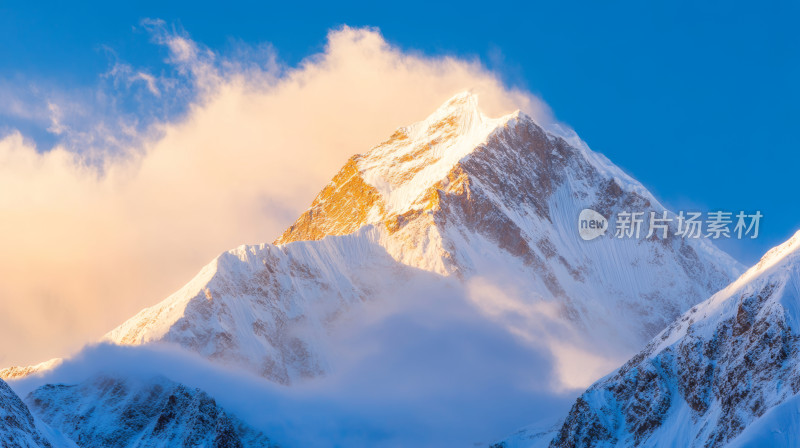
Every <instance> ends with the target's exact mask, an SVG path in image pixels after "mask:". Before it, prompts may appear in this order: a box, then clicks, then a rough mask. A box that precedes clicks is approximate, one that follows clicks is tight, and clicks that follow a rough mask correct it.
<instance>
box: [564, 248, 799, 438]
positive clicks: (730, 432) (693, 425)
mask: <svg viewBox="0 0 800 448" xmlns="http://www.w3.org/2000/svg"><path fill="white" fill-rule="evenodd" d="M798 342H800V232H798V233H796V234H795V235H794V236H793V237H792V238H791V239H789V240H788V241H787V242H785V243H784V244H782V245H780V246H778V247H775V248H774V249H772V250H770V251H769V252H768V253H767V254H766V255H765V256H764V257H763V258H762V259H761V261H760V262H759V263H758V264H757V265H756V266H754V267H752V268H751V269H749V270H748V271H747V272H746V273H745V274H743V275H742V276H741V277H740V278H739V279H737V280H736V281H735V282H733V283H731V284H730V285H729V286H728V287H726V288H725V289H724V290H722V291H720V292H719V293H717V294H715V295H713V296H712V297H711V298H709V299H708V300H706V301H705V302H702V303H700V304H698V305H697V306H695V307H693V308H692V309H691V310H690V311H689V312H687V313H685V314H684V315H683V316H681V317H680V318H679V319H678V320H677V321H675V322H674V323H673V324H672V325H670V326H669V327H668V328H666V329H665V330H664V331H662V332H661V334H659V335H658V336H657V337H656V338H654V339H653V340H652V342H650V344H649V345H648V346H647V347H646V348H645V349H644V350H643V351H642V352H640V353H639V354H637V355H636V356H634V357H633V358H632V359H631V360H630V361H628V362H627V363H626V364H625V365H624V366H622V367H621V368H620V369H619V370H617V371H616V372H614V373H612V374H611V375H609V376H608V377H606V378H604V379H603V380H601V381H599V382H597V383H596V384H595V385H593V386H592V387H591V388H589V389H588V390H587V391H586V392H585V393H584V394H583V395H582V396H581V397H580V398H578V400H577V401H576V402H575V404H574V405H573V407H572V410H571V411H570V413H569V415H568V416H567V418H566V420H565V422H564V424H563V426H562V427H561V429H560V431H559V432H558V434H557V436H556V437H555V439H554V440H553V441H552V445H551V446H557V447H562V446H563V447H567V446H570V447H574V446H585V447H606V446H653V447H656V446H697V447H700V446H703V447H716V446H727V445H728V444H730V445H731V446H787V447H789V446H797V443H798V442H797V427H798V422H800V416H799V415H800V414H798V405H797V403H798V393H800V351H798Z"/></svg>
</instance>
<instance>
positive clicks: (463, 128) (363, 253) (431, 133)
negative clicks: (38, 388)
mask: <svg viewBox="0 0 800 448" xmlns="http://www.w3.org/2000/svg"><path fill="white" fill-rule="evenodd" d="M559 135H560V134H558V133H555V132H549V131H547V130H545V129H543V128H541V127H540V126H539V125H537V124H536V123H535V122H534V121H533V120H532V119H531V118H530V117H528V116H527V115H525V114H522V113H520V112H515V113H512V114H509V115H506V116H503V117H500V118H488V117H486V116H484V115H483V114H482V113H481V112H480V109H479V107H478V99H477V97H476V96H475V95H472V94H470V93H464V94H459V95H456V96H455V97H453V98H452V99H450V100H449V101H447V102H446V103H445V104H444V105H443V106H442V107H441V108H440V109H438V110H437V111H435V112H434V113H433V114H431V115H430V116H429V117H428V118H426V119H425V120H423V121H421V122H418V123H416V124H413V125H411V126H408V127H404V128H400V129H398V131H397V132H395V133H394V134H393V135H392V136H391V137H390V138H389V139H388V140H387V141H385V142H383V143H381V144H379V145H377V146H376V147H374V148H372V149H371V150H369V151H368V152H366V153H365V154H363V155H356V156H354V157H353V158H351V159H350V160H349V161H348V162H347V164H346V165H345V166H344V167H343V168H342V169H341V171H340V172H339V173H338V174H336V176H334V178H333V179H332V181H331V182H330V183H329V184H328V185H327V186H325V187H324V188H323V189H322V191H321V192H320V193H319V195H318V196H317V198H316V199H315V200H314V201H313V203H312V205H311V207H310V208H309V209H308V210H307V211H306V212H305V213H303V214H302V215H301V216H300V217H299V218H298V220H297V221H296V222H295V223H294V224H293V225H292V226H290V227H289V228H288V229H287V230H286V231H285V232H284V233H283V235H281V236H280V237H279V238H278V239H277V240H276V241H275V244H274V245H270V244H263V245H260V246H242V247H239V248H237V249H234V250H232V251H230V252H227V253H225V254H223V255H221V256H220V257H218V258H217V259H216V260H214V261H213V262H212V263H210V264H209V265H208V266H206V267H205V268H204V269H203V270H202V271H201V272H200V273H199V274H198V275H197V276H196V277H195V278H194V279H193V280H192V281H191V282H190V283H188V284H187V285H186V286H185V287H183V288H182V289H181V290H179V291H178V292H176V293H175V294H173V295H172V296H170V297H169V298H167V299H166V300H164V301H163V302H161V303H160V304H157V305H155V306H153V307H151V308H148V309H145V310H143V311H142V312H140V313H139V314H137V315H136V316H134V317H132V318H131V319H130V320H128V321H127V322H125V323H124V324H123V325H121V326H120V327H118V328H117V329H115V330H113V331H111V332H110V333H109V334H108V335H107V339H108V340H110V341H113V342H116V343H119V344H143V343H155V342H171V343H177V344H179V345H181V346H183V347H184V348H187V349H189V350H192V351H195V352H198V353H200V354H202V355H204V356H206V357H208V358H209V359H212V360H216V361H220V362H224V363H226V364H232V365H240V366H243V367H246V368H248V369H250V370H253V371H255V372H257V373H259V374H261V375H263V376H265V377H267V378H269V379H272V380H274V381H277V382H280V383H284V384H289V383H292V382H294V381H296V380H298V379H301V378H308V377H312V376H315V375H319V374H321V373H324V372H325V371H326V369H327V364H328V363H327V361H326V353H325V348H324V345H325V344H324V341H325V339H326V333H327V332H328V331H329V328H330V327H331V325H332V324H333V323H334V322H336V320H337V316H340V315H342V314H344V313H346V311H347V310H348V309H349V308H351V307H353V306H358V304H360V303H362V302H363V301H365V300H377V299H380V298H381V297H382V295H383V294H382V292H383V291H387V290H392V291H395V290H397V289H398V286H399V285H402V284H403V281H404V278H406V277H404V276H408V275H419V274H420V273H428V274H433V275H436V276H439V277H441V278H442V279H451V280H452V279H455V280H456V281H459V282H462V283H463V284H464V285H465V286H466V287H467V288H468V290H469V291H470V298H471V300H473V301H474V303H475V306H477V307H478V308H480V309H481V310H483V312H484V313H485V315H486V317H487V319H491V320H493V321H496V322H497V324H498V325H503V326H505V327H507V328H508V330H509V331H511V332H513V333H514V334H517V335H519V336H520V337H521V338H524V339H528V340H530V341H531V342H532V343H543V344H545V345H547V344H550V345H551V346H552V350H553V351H554V354H555V355H556V357H558V358H559V363H560V365H561V367H560V368H561V369H562V370H564V372H565V375H564V376H565V380H564V386H565V387H579V386H585V385H587V384H589V383H590V382H591V381H593V380H594V379H596V378H597V377H598V376H599V375H600V374H602V373H604V372H606V371H608V370H610V369H611V368H612V367H613V365H616V363H617V362H618V361H619V360H621V359H624V358H625V357H627V356H629V355H630V354H631V353H633V352H635V350H638V349H639V348H641V347H642V346H643V345H644V344H645V343H646V342H647V341H648V340H649V338H651V337H652V336H653V335H655V334H656V333H657V332H658V331H659V330H660V329H662V328H663V327H664V326H666V325H667V324H668V323H669V322H670V321H672V320H673V319H674V318H675V317H677V316H678V315H680V313H682V312H684V311H686V310H687V309H688V308H689V307H691V306H692V305H694V304H695V303H697V302H699V301H700V300H702V299H703V298H705V297H708V296H709V295H711V294H712V293H714V292H716V291H717V290H718V289H720V288H721V287H723V286H724V285H726V284H727V283H728V282H730V280H731V279H732V278H734V277H735V276H736V275H738V274H739V272H740V266H739V265H738V263H736V262H735V261H734V260H733V259H731V258H730V257H729V256H727V255H726V254H724V253H723V252H721V251H719V250H718V249H716V248H715V247H714V246H713V245H712V244H711V243H710V242H708V241H705V240H702V239H701V240H684V239H680V238H674V237H670V238H668V239H666V240H661V239H658V238H653V239H650V240H646V239H644V238H642V239H638V240H636V239H624V240H618V239H614V238H613V235H612V233H613V232H609V233H608V234H606V235H605V236H604V237H600V238H597V239H596V240H593V241H588V242H587V241H583V240H581V239H580V238H579V236H578V232H577V229H576V227H577V217H578V214H579V212H580V211H581V210H582V209H584V208H592V209H594V210H597V211H598V212H600V213H602V214H604V215H605V216H607V217H608V216H611V215H613V214H615V213H616V212H619V211H644V212H647V211H650V210H653V211H657V212H659V213H660V212H661V211H662V210H663V207H662V206H661V205H660V204H659V203H658V201H657V200H656V199H655V198H654V197H653V196H652V195H651V194H650V193H649V192H647V190H646V189H645V188H644V187H643V186H642V185H641V184H639V183H638V182H636V181H635V180H633V179H631V178H630V177H629V176H627V175H625V174H624V173H623V172H622V171H621V170H620V169H619V168H617V167H615V166H614V165H613V164H611V162H609V161H608V160H607V159H606V158H605V157H603V156H601V155H599V154H597V153H594V152H592V151H591V150H590V149H588V147H586V145H585V144H583V143H582V142H580V140H579V139H577V138H572V139H570V142H571V143H570V142H568V141H567V140H565V139H564V138H562V137H561V136H559ZM612 225H613V222H612ZM673 233H674V232H673ZM543 320H544V321H545V322H544V323H543V322H542V321H543ZM551 324H552V325H555V326H557V327H558V328H559V329H560V330H559V331H560V332H561V333H562V334H561V335H559V336H557V337H556V336H555V335H554V334H550V335H542V334H539V333H531V329H537V328H544V327H545V326H547V325H551ZM594 354H597V356H598V357H599V358H602V357H603V356H606V354H608V356H610V357H611V359H613V363H612V364H609V363H608V361H607V360H602V359H600V360H598V362H597V364H598V366H599V367H597V369H599V370H591V369H587V368H586V366H585V365H581V362H580V358H581V357H585V358H589V357H592V356H595V355H594ZM576 359H577V360H578V361H576ZM604 369H608V370H604Z"/></svg>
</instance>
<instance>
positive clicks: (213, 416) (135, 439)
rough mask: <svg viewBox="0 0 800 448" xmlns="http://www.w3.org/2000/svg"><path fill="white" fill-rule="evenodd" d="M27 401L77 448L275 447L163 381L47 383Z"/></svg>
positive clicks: (195, 392)
mask: <svg viewBox="0 0 800 448" xmlns="http://www.w3.org/2000/svg"><path fill="white" fill-rule="evenodd" d="M27 402H28V403H29V405H30V406H31V408H32V409H33V410H34V412H36V414H37V415H38V416H39V417H40V418H42V419H43V420H44V421H45V422H47V423H48V424H50V425H51V426H52V427H54V428H57V429H58V430H60V431H61V432H62V433H63V434H65V435H67V436H69V437H70V438H71V439H72V440H73V441H75V443H76V444H77V445H78V446H80V447H86V448H88V447H105V448H133V447H164V446H175V447H178V446H182V447H198V446H203V447H214V448H246V447H253V448H256V447H257V448H262V447H270V446H274V445H273V444H272V443H271V442H270V440H269V438H267V437H266V436H265V435H263V434H262V433H260V432H258V431H256V430H254V429H252V428H250V427H249V426H247V425H246V424H244V423H243V422H241V421H240V420H239V419H238V418H236V417H234V416H232V415H230V414H228V413H226V412H225V411H224V410H223V409H222V408H221V407H220V406H219V405H217V404H216V402H215V401H214V399H213V398H211V397H209V396H208V395H207V394H206V393H205V392H203V391H201V390H199V389H194V388H189V387H186V386H183V385H181V384H178V383H174V382H172V381H169V380H167V379H165V378H153V379H149V380H147V381H140V380H135V379H130V378H128V379H125V380H122V379H117V378H111V377H96V378H94V379H91V380H87V381H86V382H84V383H81V384H76V385H63V384H48V385H45V386H42V387H40V388H39V389H37V390H35V391H33V392H31V393H30V395H29V396H28V397H27Z"/></svg>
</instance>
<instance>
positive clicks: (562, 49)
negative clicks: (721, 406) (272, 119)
mask: <svg viewBox="0 0 800 448" xmlns="http://www.w3.org/2000/svg"><path fill="white" fill-rule="evenodd" d="M21 3H22V2H19V4H17V5H15V6H13V7H12V6H9V5H8V4H0V86H1V85H2V83H5V84H6V85H20V84H25V83H27V82H28V81H32V82H35V83H37V84H41V85H48V84H49V85H59V86H62V87H63V88H66V89H72V90H80V89H82V88H86V89H91V88H92V87H93V86H95V85H97V83H98V77H99V74H101V73H103V72H105V71H107V70H108V67H109V53H108V51H107V50H105V49H106V48H108V49H111V50H113V52H114V53H116V54H117V55H118V57H120V58H121V59H124V60H126V61H127V62H130V63H132V64H134V65H137V66H145V67H151V68H153V69H154V71H157V70H158V67H160V66H161V65H162V64H163V57H164V54H163V52H159V51H158V48H154V46H153V45H152V44H151V43H150V42H149V36H147V35H146V33H144V32H143V31H142V30H141V29H140V27H138V25H139V23H140V21H141V19H143V18H160V19H163V20H164V21H166V22H167V23H168V24H178V25H179V26H181V27H183V28H184V29H185V30H186V31H187V32H189V33H190V35H191V36H192V38H193V39H195V40H197V41H199V42H202V43H204V44H205V45H207V46H209V47H211V48H212V49H220V50H224V49H226V48H229V47H230V46H231V45H232V42H234V41H243V42H245V43H259V42H270V43H272V44H273V45H274V47H275V48H276V49H277V51H278V54H279V56H280V57H281V58H282V59H283V60H284V61H285V62H287V63H289V64H293V63H296V62H297V61H299V60H300V59H302V58H303V57H305V56H307V55H309V54H312V53H315V52H318V51H320V50H321V49H322V46H323V45H324V42H325V34H326V31H327V30H328V29H330V28H333V27H337V26H339V25H342V24H348V25H351V26H375V27H378V28H380V30H381V31H382V33H383V34H384V36H385V37H386V39H387V40H389V41H390V42H392V43H393V44H395V45H398V46H400V47H402V48H404V49H415V50H419V51H422V52H424V53H426V54H430V55H438V54H455V55H460V56H468V57H469V56H475V57H479V58H480V59H481V60H482V61H483V63H484V64H485V65H487V66H488V67H490V68H492V69H494V70H497V71H499V72H500V73H502V76H503V77H504V79H505V81H506V82H507V83H508V84H510V85H516V86H520V87H524V88H526V89H528V90H530V91H532V92H534V93H536V94H538V95H540V96H541V97H542V98H543V99H544V100H545V101H546V102H547V103H548V104H549V105H550V106H551V107H552V109H553V110H554V112H555V114H556V116H557V118H559V119H560V120H562V121H564V122H566V123H568V124H569V125H571V126H572V127H573V128H574V129H575V130H576V131H577V132H578V133H579V135H581V137H582V138H583V139H584V140H586V141H587V142H588V143H589V145H590V146H591V147H592V148H593V149H595V150H597V151H600V152H602V153H604V154H606V155H607V156H608V157H609V158H610V159H611V160H612V161H614V162H615V163H616V164H618V165H620V166H621V167H622V168H623V169H625V170H626V171H628V172H629V173H630V174H632V175H633V176H634V177H636V178H637V179H639V180H640V181H641V182H643V183H644V184H645V185H646V186H647V187H648V188H650V189H651V190H652V191H653V192H654V194H656V196H658V197H659V198H661V199H662V200H663V201H664V202H665V203H666V204H667V205H668V206H670V207H671V208H673V209H676V210H678V209H698V208H699V209H723V210H730V211H739V210H747V211H755V210H760V211H761V212H762V213H763V215H764V218H763V220H762V224H761V232H762V235H761V237H760V238H759V239H758V240H756V241H746V242H741V241H736V240H732V241H728V242H727V243H725V242H724V243H723V244H721V245H722V247H723V248H724V249H726V250H728V251H729V252H730V253H731V254H732V255H734V256H736V257H737V258H739V259H740V260H741V261H743V262H745V263H748V264H750V263H752V262H754V261H755V260H757V258H758V257H759V256H760V255H761V254H762V253H763V252H764V251H765V250H766V249H768V248H769V247H771V246H773V245H775V244H777V243H780V242H782V241H783V240H785V239H786V238H788V237H789V236H790V235H791V234H792V233H794V231H795V230H797V229H800V200H799V199H798V198H797V187H796V186H795V185H796V184H795V183H794V181H795V180H796V179H797V178H798V177H800V168H798V167H800V145H799V144H800V138H798V133H797V132H796V129H797V123H798V119H800V106H798V104H800V88H799V87H798V80H800V37H799V36H798V31H797V30H798V23H800V3H798V2H789V1H786V2H767V3H758V4H756V3H750V2H748V3H745V2H722V1H712V2H702V3H704V4H703V5H698V4H697V3H698V2H686V1H678V2H675V1H673V2H668V3H667V2H617V1H610V2H586V3H573V2H553V1H549V2H544V3H534V2H525V3H519V4H512V3H508V2H490V1H484V2H480V3H469V2H460V3H456V4H452V5H435V4H429V3H428V2H418V3H415V2H404V3H403V4H402V5H389V4H384V3H381V2H369V3H364V4H360V5H359V4H352V5H349V6H348V5H343V4H339V3H338V2H329V3H327V4H319V5H314V4H311V3H307V2H296V3H290V2H276V3H270V2H234V1H230V2H213V3H212V2H209V3H207V4H204V3H202V2H197V1H193V2H181V1H171V2H165V1H163V0H162V1H132V2H82V3H81V4H66V3H61V4H52V5H48V6H44V5H34V4H33V3H31V2H28V3H27V4H24V5H23V4H21ZM134 109H135V108H134ZM134 112H135V111H134ZM10 128H18V129H21V130H22V131H23V132H24V133H26V135H29V136H30V137H31V138H33V139H35V140H37V142H38V143H39V144H40V145H42V146H46V145H47V143H48V142H50V143H52V136H50V135H49V134H48V133H47V132H46V130H45V129H44V128H43V127H42V124H41V123H37V122H36V121H35V120H30V119H26V118H24V117H20V116H15V115H13V114H10V113H0V131H2V130H4V129H5V130H7V129H10ZM49 139H50V140H49Z"/></svg>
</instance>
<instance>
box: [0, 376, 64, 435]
mask: <svg viewBox="0 0 800 448" xmlns="http://www.w3.org/2000/svg"><path fill="white" fill-rule="evenodd" d="M0 446H2V447H8V448H12V447H15V448H16V447H19V448H53V447H69V446H71V445H70V443H69V442H68V441H65V440H63V439H62V438H60V437H58V434H56V433H55V432H53V431H52V430H51V429H50V428H49V427H47V425H45V424H43V423H41V422H39V421H37V420H36V419H35V418H34V416H33V415H32V414H31V412H30V410H29V409H28V406H26V405H25V403H23V402H22V400H21V399H20V398H19V397H18V396H17V394H16V393H14V391H13V390H11V388H10V387H8V384H6V382H5V381H3V380H0Z"/></svg>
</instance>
